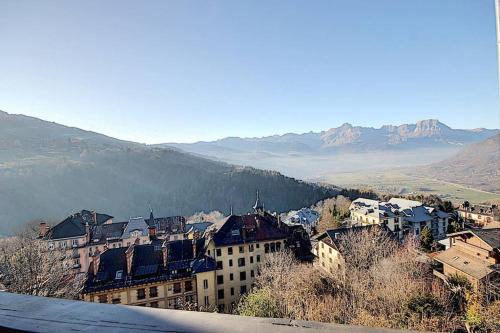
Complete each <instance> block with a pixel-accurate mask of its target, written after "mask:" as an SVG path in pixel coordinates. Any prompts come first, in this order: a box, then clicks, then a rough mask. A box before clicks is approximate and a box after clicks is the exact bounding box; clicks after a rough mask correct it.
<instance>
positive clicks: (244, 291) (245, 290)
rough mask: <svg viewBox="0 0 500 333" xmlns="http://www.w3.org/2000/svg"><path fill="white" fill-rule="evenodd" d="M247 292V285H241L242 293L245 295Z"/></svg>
mask: <svg viewBox="0 0 500 333" xmlns="http://www.w3.org/2000/svg"><path fill="white" fill-rule="evenodd" d="M246 292H247V286H241V287H240V294H241V295H243V294H246Z"/></svg>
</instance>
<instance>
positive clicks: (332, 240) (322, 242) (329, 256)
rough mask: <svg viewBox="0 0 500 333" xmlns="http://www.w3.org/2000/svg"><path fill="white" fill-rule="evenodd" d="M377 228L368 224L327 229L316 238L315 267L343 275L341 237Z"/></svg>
mask: <svg viewBox="0 0 500 333" xmlns="http://www.w3.org/2000/svg"><path fill="white" fill-rule="evenodd" d="M372 228H378V225H376V224H375V225H374V224H370V225H365V226H356V227H350V228H337V229H329V230H327V231H325V232H324V233H322V234H321V235H319V236H318V237H317V242H316V244H315V249H314V253H315V255H316V265H317V266H318V267H319V268H321V269H322V270H323V271H325V272H327V273H330V274H339V273H340V274H344V263H345V260H344V257H343V253H342V251H343V249H342V246H341V240H342V237H343V236H344V235H345V234H346V233H348V232H360V231H363V230H370V229H372Z"/></svg>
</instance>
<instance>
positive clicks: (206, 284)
mask: <svg viewBox="0 0 500 333" xmlns="http://www.w3.org/2000/svg"><path fill="white" fill-rule="evenodd" d="M203 289H208V280H207V279H205V280H203Z"/></svg>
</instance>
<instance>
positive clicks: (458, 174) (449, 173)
mask: <svg viewBox="0 0 500 333" xmlns="http://www.w3.org/2000/svg"><path fill="white" fill-rule="evenodd" d="M414 173H416V174H419V175H425V176H426V177H432V178H435V179H439V180H444V181H448V182H451V183H457V184H462V185H466V186H469V187H472V188H477V189H482V190H485V191H489V192H495V193H499V194H500V134H497V135H495V136H493V137H491V138H488V139H486V140H484V141H481V142H478V143H474V144H471V145H469V146H467V147H465V148H463V149H462V150H460V151H459V152H458V153H457V154H455V155H453V156H451V157H449V158H447V159H445V160H444V161H441V162H438V163H433V164H431V165H429V166H425V167H421V168H417V169H416V170H415V171H414Z"/></svg>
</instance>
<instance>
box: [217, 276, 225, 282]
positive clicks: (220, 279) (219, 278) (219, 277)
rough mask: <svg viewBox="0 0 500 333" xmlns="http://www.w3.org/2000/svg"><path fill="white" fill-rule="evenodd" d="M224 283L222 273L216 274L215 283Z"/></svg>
mask: <svg viewBox="0 0 500 333" xmlns="http://www.w3.org/2000/svg"><path fill="white" fill-rule="evenodd" d="M223 283H224V275H217V284H223Z"/></svg>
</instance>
